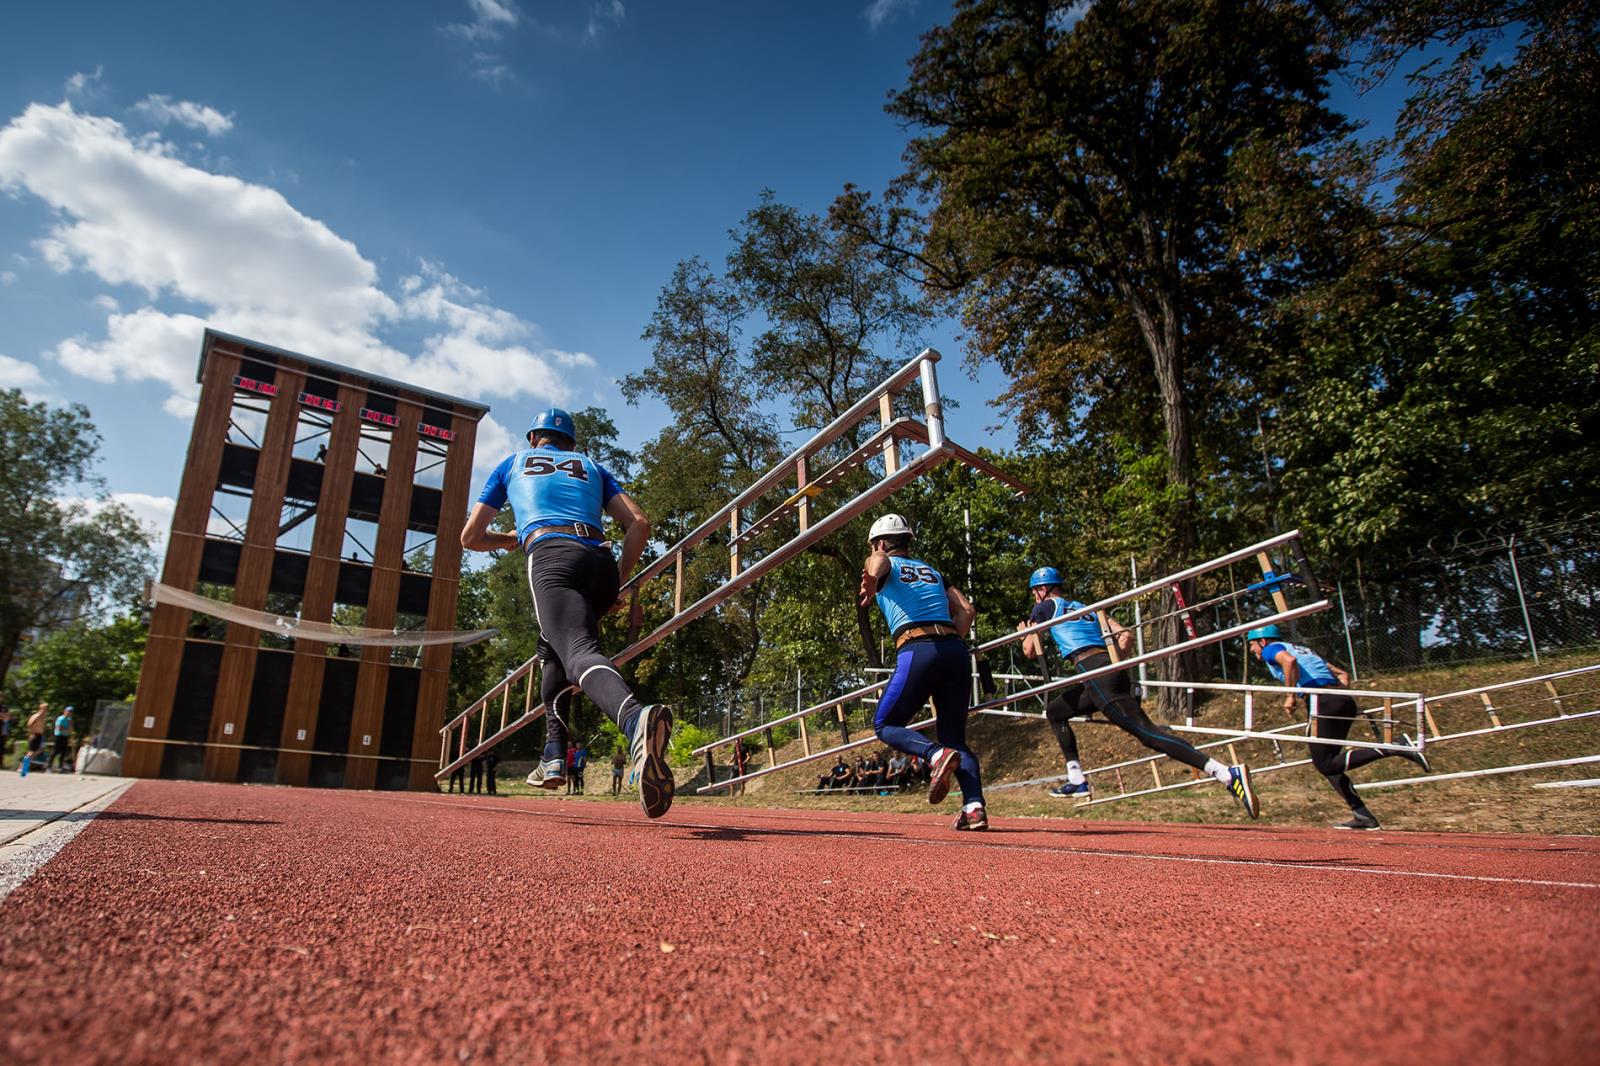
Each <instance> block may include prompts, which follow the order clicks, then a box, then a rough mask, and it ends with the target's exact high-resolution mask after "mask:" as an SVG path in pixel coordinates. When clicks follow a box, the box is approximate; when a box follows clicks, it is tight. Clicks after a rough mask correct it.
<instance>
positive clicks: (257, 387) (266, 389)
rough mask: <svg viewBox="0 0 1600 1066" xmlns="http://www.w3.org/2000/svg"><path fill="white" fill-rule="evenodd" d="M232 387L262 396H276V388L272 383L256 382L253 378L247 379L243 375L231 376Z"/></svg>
mask: <svg viewBox="0 0 1600 1066" xmlns="http://www.w3.org/2000/svg"><path fill="white" fill-rule="evenodd" d="M233 387H234V388H236V389H243V390H244V391H246V392H255V393H259V394H261V395H262V396H276V395H278V386H276V385H274V384H272V382H270V381H257V380H256V379H255V378H247V377H245V376H244V375H243V374H235V375H233Z"/></svg>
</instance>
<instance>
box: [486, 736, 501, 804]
mask: <svg viewBox="0 0 1600 1066" xmlns="http://www.w3.org/2000/svg"><path fill="white" fill-rule="evenodd" d="M499 765H500V753H499V752H498V751H496V750H495V749H493V748H490V749H489V751H488V754H486V755H484V757H483V779H484V784H486V785H487V786H488V788H489V795H491V796H498V795H499V794H500V793H499V792H498V791H497V790H496V789H495V784H494V779H495V770H496V769H497V768H498V767H499Z"/></svg>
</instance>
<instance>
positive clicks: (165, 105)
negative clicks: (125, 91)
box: [133, 94, 233, 137]
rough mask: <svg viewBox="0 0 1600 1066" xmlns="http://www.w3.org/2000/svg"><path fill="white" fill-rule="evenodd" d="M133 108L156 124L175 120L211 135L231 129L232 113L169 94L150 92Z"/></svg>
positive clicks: (160, 124)
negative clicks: (174, 97)
mask: <svg viewBox="0 0 1600 1066" xmlns="http://www.w3.org/2000/svg"><path fill="white" fill-rule="evenodd" d="M133 109H134V110H135V111H137V112H139V113H140V114H141V115H144V116H145V117H146V118H148V119H149V120H150V121H151V122H154V123H155V124H156V125H157V126H165V125H166V124H167V123H169V122H177V123H179V124H181V125H184V126H188V127H189V128H191V129H197V130H203V131H205V132H206V133H208V134H210V135H211V136H213V137H215V136H217V135H218V134H220V133H227V132H228V131H229V130H231V129H233V116H232V115H224V114H223V113H222V112H221V111H218V110H217V109H216V108H214V107H207V106H206V105H205V104H197V103H195V102H194V101H192V100H177V101H174V100H173V99H172V97H170V96H162V95H157V94H152V95H150V96H147V97H145V98H144V99H143V100H140V101H139V102H138V103H137V104H134V105H133Z"/></svg>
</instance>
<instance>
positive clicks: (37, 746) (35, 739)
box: [23, 702, 50, 774]
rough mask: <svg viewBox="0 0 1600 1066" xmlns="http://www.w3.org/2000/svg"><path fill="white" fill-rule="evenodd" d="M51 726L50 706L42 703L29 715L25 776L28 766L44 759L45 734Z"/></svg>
mask: <svg viewBox="0 0 1600 1066" xmlns="http://www.w3.org/2000/svg"><path fill="white" fill-rule="evenodd" d="M49 726H50V705H49V704H48V703H43V702H41V703H40V704H39V706H37V707H35V708H34V709H33V713H32V714H30V715H28V751H27V753H26V754H25V755H24V756H23V763H24V770H23V773H24V774H26V773H27V764H30V763H32V762H34V761H35V760H42V759H44V734H45V730H46V729H48V728H49Z"/></svg>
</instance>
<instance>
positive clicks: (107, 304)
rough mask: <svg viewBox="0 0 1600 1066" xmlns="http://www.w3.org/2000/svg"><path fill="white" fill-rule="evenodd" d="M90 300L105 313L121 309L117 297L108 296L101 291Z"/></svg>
mask: <svg viewBox="0 0 1600 1066" xmlns="http://www.w3.org/2000/svg"><path fill="white" fill-rule="evenodd" d="M91 302H92V303H93V304H94V305H95V306H96V307H98V308H99V309H100V310H102V311H104V312H105V313H106V314H113V313H115V312H117V311H120V310H122V305H121V304H119V303H118V302H117V298H116V297H115V296H108V295H107V294H105V293H101V294H100V295H99V296H96V297H95V298H94V299H93V300H92V301H91Z"/></svg>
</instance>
